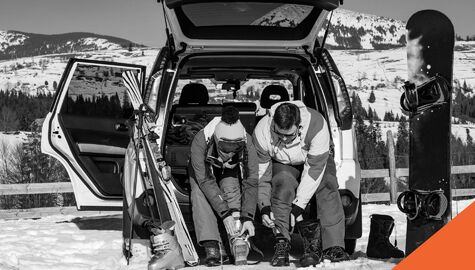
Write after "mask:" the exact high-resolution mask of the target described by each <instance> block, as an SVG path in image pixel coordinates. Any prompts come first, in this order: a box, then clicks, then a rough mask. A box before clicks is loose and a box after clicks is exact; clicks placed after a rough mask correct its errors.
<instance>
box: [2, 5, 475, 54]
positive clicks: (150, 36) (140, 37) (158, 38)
mask: <svg viewBox="0 0 475 270" xmlns="http://www.w3.org/2000/svg"><path fill="white" fill-rule="evenodd" d="M342 7H343V8H345V9H349V10H354V11H359V12H364V13H369V14H375V15H379V16H386V17H391V18H394V19H400V20H407V19H408V18H409V17H410V15H411V14H412V13H414V12H416V11H418V10H421V9H437V10H440V11H442V12H444V13H445V14H446V15H447V16H448V17H449V18H450V19H451V20H452V21H453V23H454V25H455V30H456V32H457V34H459V35H462V36H466V35H473V34H475V29H474V26H475V0H344V4H343V6H342ZM0 30H18V31H24V32H30V33H39V34H60V33H67V32H92V33H97V34H104V35H111V36H117V37H121V38H125V39H129V40H131V41H133V42H137V43H141V44H145V45H148V46H154V47H159V46H161V45H162V44H164V40H165V34H164V32H165V31H164V21H163V16H162V10H161V6H160V5H159V4H158V3H157V1H156V0H34V1H33V0H0Z"/></svg>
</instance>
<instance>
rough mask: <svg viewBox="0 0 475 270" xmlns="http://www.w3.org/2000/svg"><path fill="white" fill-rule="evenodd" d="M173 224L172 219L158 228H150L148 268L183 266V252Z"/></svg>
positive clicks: (153, 269)
mask: <svg viewBox="0 0 475 270" xmlns="http://www.w3.org/2000/svg"><path fill="white" fill-rule="evenodd" d="M174 226H175V222H174V221H167V222H164V223H163V224H162V225H161V226H160V228H154V229H152V236H151V237H150V241H151V244H152V254H153V255H152V258H151V259H150V261H149V262H148V270H159V269H160V270H161V269H179V268H183V267H185V263H184V259H183V254H182V252H181V248H180V246H179V244H178V241H177V238H176V236H175V233H174V230H173V229H174Z"/></svg>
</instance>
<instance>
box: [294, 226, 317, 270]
mask: <svg viewBox="0 0 475 270" xmlns="http://www.w3.org/2000/svg"><path fill="white" fill-rule="evenodd" d="M296 227H297V228H298V230H299V233H300V236H301V237H302V240H303V247H304V250H303V256H302V257H301V258H300V260H299V262H300V267H308V266H311V265H313V266H315V265H317V264H319V263H320V262H321V260H322V235H321V232H322V227H321V225H320V221H318V220H317V221H305V220H304V221H301V222H298V223H297V226H296Z"/></svg>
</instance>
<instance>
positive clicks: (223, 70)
mask: <svg viewBox="0 0 475 270" xmlns="http://www.w3.org/2000/svg"><path fill="white" fill-rule="evenodd" d="M179 70H180V73H179V79H178V82H177V84H176V87H175V93H174V94H173V105H172V108H171V111H170V115H169V117H168V124H167V130H166V139H165V148H164V156H165V160H166V162H167V164H168V165H170V166H171V168H172V174H173V176H174V179H175V181H176V183H177V184H178V186H179V188H181V189H182V190H183V191H185V192H186V191H188V190H189V180H188V173H187V166H188V160H189V155H190V148H191V143H192V139H193V137H194V135H195V134H196V133H197V132H198V131H199V130H201V129H202V128H204V126H206V124H207V123H208V122H209V121H211V120H212V119H213V118H214V117H217V116H220V115H221V110H222V108H223V107H225V106H228V105H232V106H235V107H237V108H238V110H239V112H240V120H241V122H242V123H243V125H244V127H245V128H246V130H247V132H248V133H249V134H251V135H252V132H253V131H254V128H255V126H256V124H257V123H258V121H259V120H261V119H262V118H263V117H264V116H265V114H266V113H267V110H268V109H270V108H271V106H272V105H273V104H275V103H277V102H280V101H288V100H303V101H304V103H306V104H307V105H308V106H311V107H314V108H319V109H320V108H323V107H324V106H322V105H321V104H320V105H318V104H319V103H318V102H317V100H320V99H318V98H316V97H315V93H316V92H319V91H306V89H313V87H315V86H314V85H316V84H315V83H314V82H313V81H312V79H311V76H309V74H310V73H309V72H311V71H312V72H313V70H312V69H311V66H310V63H309V62H308V61H307V60H306V59H304V58H299V57H296V56H289V55H276V54H273V55H268V56H265V55H262V54H259V55H215V54H203V55H195V56H192V57H189V58H188V59H185V60H184V61H182V62H181V63H180V68H179ZM320 110H321V109H320Z"/></svg>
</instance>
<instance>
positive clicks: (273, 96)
mask: <svg viewBox="0 0 475 270" xmlns="http://www.w3.org/2000/svg"><path fill="white" fill-rule="evenodd" d="M289 100H290V98H289V93H288V92H287V89H286V88H285V87H283V86H282V85H277V84H273V85H268V86H266V87H265V88H264V90H263V91H262V94H261V101H260V102H261V107H262V108H264V109H270V107H272V105H274V104H276V103H277V102H281V101H289Z"/></svg>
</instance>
